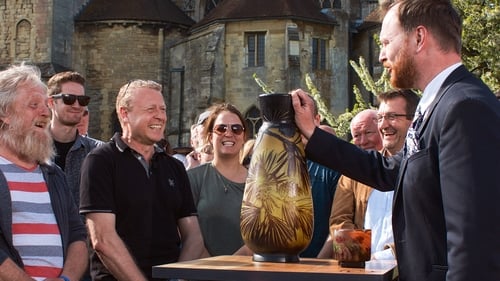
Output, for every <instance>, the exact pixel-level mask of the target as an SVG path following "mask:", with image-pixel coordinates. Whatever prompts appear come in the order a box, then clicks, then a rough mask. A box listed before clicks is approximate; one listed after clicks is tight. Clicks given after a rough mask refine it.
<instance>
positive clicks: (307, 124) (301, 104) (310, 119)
mask: <svg viewBox="0 0 500 281" xmlns="http://www.w3.org/2000/svg"><path fill="white" fill-rule="evenodd" d="M290 94H291V95H292V104H293V109H294V111H295V124H297V127H298V128H299V130H300V132H301V133H302V135H304V136H305V137H306V138H307V139H309V138H310V137H311V135H312V134H313V133H314V129H315V128H316V125H315V124H314V112H315V108H314V102H313V100H312V97H311V96H310V95H309V94H308V93H306V92H304V91H303V90H301V89H297V90H294V91H291V92H290Z"/></svg>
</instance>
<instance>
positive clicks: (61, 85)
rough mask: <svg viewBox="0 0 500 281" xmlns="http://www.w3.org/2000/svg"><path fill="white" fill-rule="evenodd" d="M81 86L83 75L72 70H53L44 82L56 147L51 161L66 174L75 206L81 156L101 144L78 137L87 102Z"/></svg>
mask: <svg viewBox="0 0 500 281" xmlns="http://www.w3.org/2000/svg"><path fill="white" fill-rule="evenodd" d="M84 86H85V78H84V77H83V76H82V75H81V74H80V73H78V72H73V71H66V72H60V73H57V74H55V75H54V76H52V77H51V78H50V79H49V81H48V82H47V87H48V89H47V94H48V96H49V99H48V105H49V108H50V110H51V113H52V118H51V120H50V133H51V135H52V138H53V139H54V146H55V148H56V156H55V159H54V162H55V163H56V164H57V165H58V166H59V167H61V169H63V171H64V173H65V174H66V180H67V181H68V185H69V186H70V189H71V193H72V194H73V199H74V200H75V203H76V205H77V206H79V201H80V200H79V199H80V191H79V190H80V168H81V166H82V162H83V159H84V158H85V156H87V154H88V153H89V152H90V151H91V150H92V149H94V148H95V147H96V146H98V145H101V144H102V142H101V141H99V140H96V139H93V138H90V137H84V136H81V135H80V134H79V132H78V129H77V125H78V123H80V121H81V120H82V118H83V114H84V113H85V110H87V105H88V104H89V102H90V97H89V96H86V95H85V88H84Z"/></svg>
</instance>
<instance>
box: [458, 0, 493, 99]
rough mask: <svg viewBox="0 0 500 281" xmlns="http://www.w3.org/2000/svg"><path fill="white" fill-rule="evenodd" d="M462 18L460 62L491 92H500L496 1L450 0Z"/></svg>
mask: <svg viewBox="0 0 500 281" xmlns="http://www.w3.org/2000/svg"><path fill="white" fill-rule="evenodd" d="M453 3H454V4H455V6H456V7H457V9H458V10H459V11H460V13H461V16H462V19H463V33H462V45H463V46H462V61H463V63H464V64H465V66H466V67H467V68H468V69H469V70H471V71H472V72H473V73H474V74H476V75H477V76H478V77H480V78H481V79H482V80H483V81H484V82H485V83H486V84H487V85H488V86H489V87H490V89H491V90H492V91H493V92H497V91H500V55H499V54H498V51H499V48H498V46H499V45H500V1H499V0H482V1H481V0H453Z"/></svg>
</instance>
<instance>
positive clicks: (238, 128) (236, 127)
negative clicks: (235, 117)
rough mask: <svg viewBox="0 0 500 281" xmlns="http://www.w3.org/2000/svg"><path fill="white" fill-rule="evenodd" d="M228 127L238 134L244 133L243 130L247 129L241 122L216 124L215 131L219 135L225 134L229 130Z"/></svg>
mask: <svg viewBox="0 0 500 281" xmlns="http://www.w3.org/2000/svg"><path fill="white" fill-rule="evenodd" d="M228 128H231V131H232V132H233V134H235V135H237V136H239V135H241V134H243V132H244V131H245V127H243V126H242V125H240V124H219V125H214V129H213V132H214V133H216V134H217V135H223V134H225V133H226V132H227V129H228Z"/></svg>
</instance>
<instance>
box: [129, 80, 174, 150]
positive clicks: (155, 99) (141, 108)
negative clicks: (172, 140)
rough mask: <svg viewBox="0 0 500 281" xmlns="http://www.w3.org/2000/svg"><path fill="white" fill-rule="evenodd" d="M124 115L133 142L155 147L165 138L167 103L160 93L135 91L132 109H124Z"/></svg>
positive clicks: (142, 90) (141, 89)
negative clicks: (154, 145)
mask: <svg viewBox="0 0 500 281" xmlns="http://www.w3.org/2000/svg"><path fill="white" fill-rule="evenodd" d="M122 109H123V108H122ZM122 114H124V117H125V118H124V123H125V125H126V126H127V127H128V130H129V133H130V136H131V140H132V141H136V142H138V143H140V144H144V145H153V144H155V143H157V142H158V141H160V140H161V139H162V138H163V137H164V132H165V125H166V122H167V113H166V105H165V101H164V100H163V96H162V95H161V93H160V92H159V91H157V90H154V89H149V88H136V89H134V93H133V94H132V98H131V102H130V108H128V109H123V110H122Z"/></svg>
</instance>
